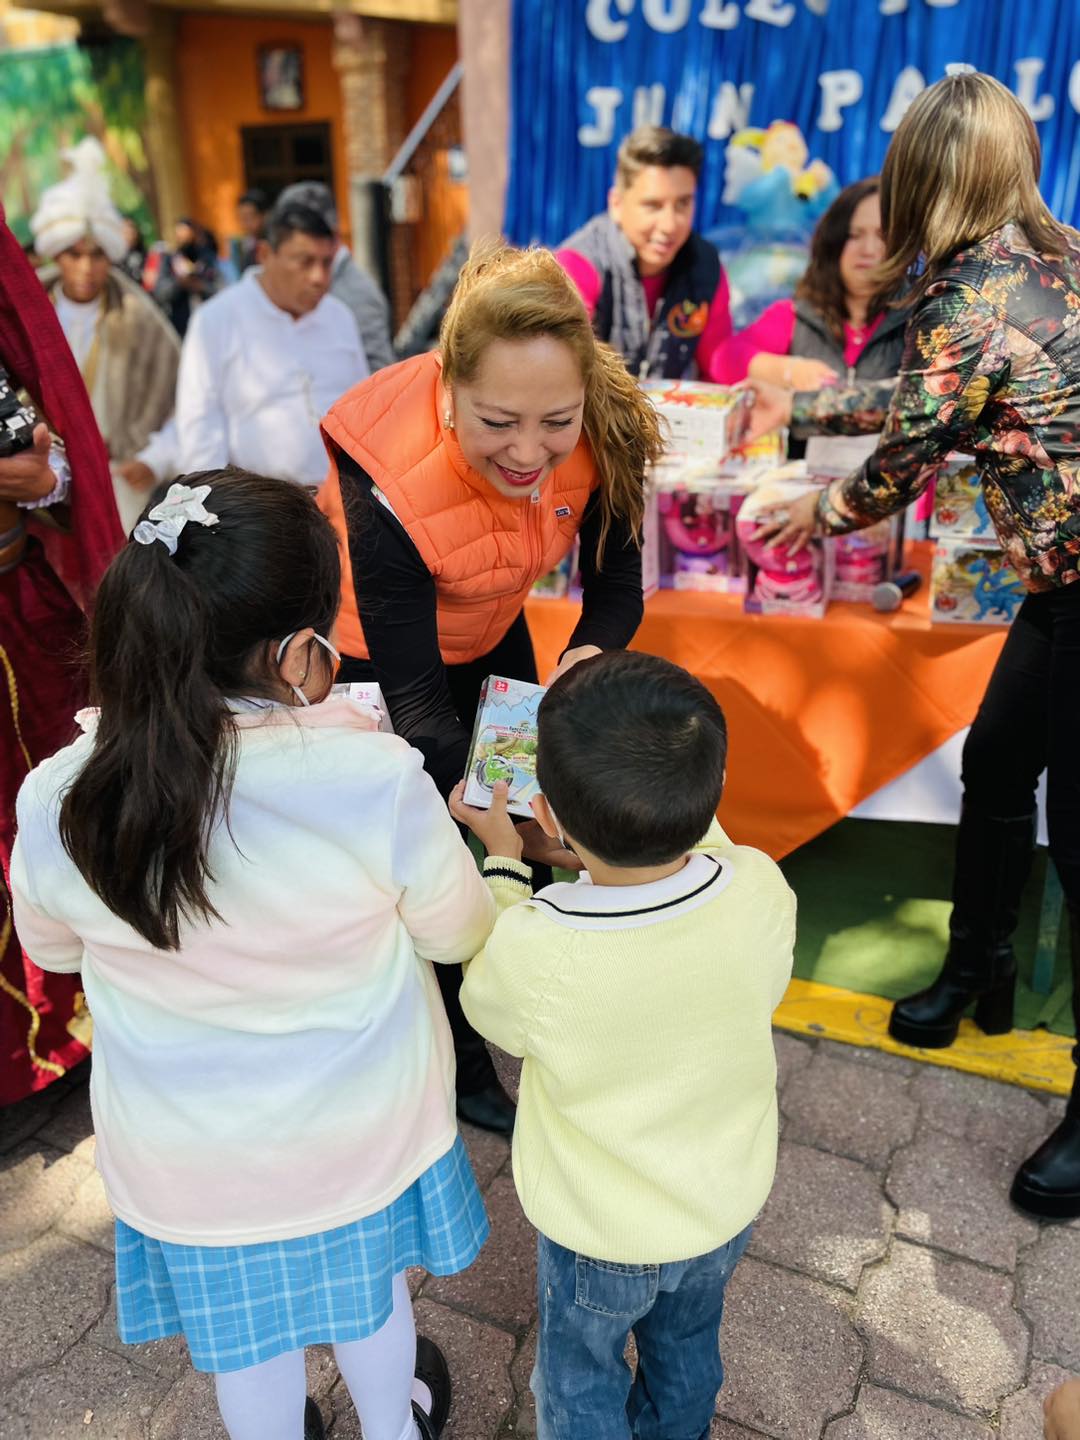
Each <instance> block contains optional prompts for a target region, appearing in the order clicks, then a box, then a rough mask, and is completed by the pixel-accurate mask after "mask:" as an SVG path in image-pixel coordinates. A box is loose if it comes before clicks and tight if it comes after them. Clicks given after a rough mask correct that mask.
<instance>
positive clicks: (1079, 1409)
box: [1043, 1380, 1080, 1440]
mask: <svg viewBox="0 0 1080 1440" xmlns="http://www.w3.org/2000/svg"><path fill="white" fill-rule="evenodd" d="M1043 1415H1044V1416H1045V1426H1044V1430H1043V1434H1044V1436H1045V1440H1080V1380H1066V1382H1065V1384H1064V1385H1059V1386H1058V1388H1057V1389H1056V1390H1055V1391H1054V1393H1053V1394H1052V1395H1050V1396H1048V1397H1047V1399H1046V1401H1045V1402H1044V1404H1043Z"/></svg>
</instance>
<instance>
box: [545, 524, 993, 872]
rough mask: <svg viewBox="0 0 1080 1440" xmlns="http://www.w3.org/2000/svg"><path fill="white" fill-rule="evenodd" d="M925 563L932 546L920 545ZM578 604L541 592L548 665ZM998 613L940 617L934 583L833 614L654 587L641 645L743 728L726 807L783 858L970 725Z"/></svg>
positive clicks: (725, 819) (735, 737)
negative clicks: (982, 619)
mask: <svg viewBox="0 0 1080 1440" xmlns="http://www.w3.org/2000/svg"><path fill="white" fill-rule="evenodd" d="M912 549H913V551H914V552H915V554H914V560H913V563H914V564H915V565H918V566H920V567H921V568H922V569H923V570H924V571H925V570H926V568H927V566H928V564H929V547H928V546H925V545H924V546H913V547H912ZM577 614H578V607H577V606H576V605H574V604H572V603H571V602H569V601H564V600H535V599H533V600H530V601H529V603H528V606H527V615H528V622H529V629H530V630H531V632H532V635H533V641H534V643H535V646H536V652H537V661H538V664H539V668H540V675H541V677H543V676H544V675H546V674H549V673H550V671H551V670H552V669H553V668H554V666H555V664H556V662H557V658H558V655H559V653H560V651H561V650H562V649H563V648H564V647H565V645H566V641H567V638H568V637H569V635H570V632H571V630H572V629H573V627H574V623H575V621H576V618H577ZM1004 637H1005V631H1004V629H1002V628H1000V627H997V626H994V627H987V626H974V625H931V624H930V620H929V607H928V586H926V585H925V584H924V585H923V587H922V588H921V590H920V591H919V592H918V594H917V595H915V596H913V597H912V598H911V599H910V600H908V601H906V602H905V604H904V605H903V607H902V608H901V609H900V610H899V611H897V612H895V613H894V614H892V615H878V614H876V613H875V612H874V611H873V610H871V609H870V607H869V606H863V605H841V604H836V605H833V606H831V607H830V609H829V611H828V614H827V615H826V617H825V618H824V619H823V620H804V619H801V618H797V617H793V616H763V615H744V614H743V611H742V600H741V597H736V596H729V595H702V594H693V593H686V592H675V591H670V590H665V591H661V592H660V594H658V595H654V596H653V597H652V598H651V599H650V600H649V601H648V602H647V603H646V607H645V618H644V621H643V622H642V625H641V629H640V630H639V631H638V633H637V638H636V639H635V641H634V645H633V648H634V649H636V650H645V651H648V652H651V653H652V654H655V655H664V656H666V657H667V658H668V659H669V660H674V661H675V662H676V663H677V664H679V665H683V666H685V668H686V669H687V670H690V671H692V672H693V673H694V674H695V675H697V676H699V678H700V679H701V680H702V681H703V682H704V683H705V684H706V685H707V686H708V687H709V689H710V690H711V691H712V693H713V694H714V695H715V696H716V697H717V699H718V700H719V701H720V703H721V704H722V705H723V707H724V711H725V713H726V715H727V719H728V726H729V729H730V736H731V749H730V758H729V762H728V783H727V788H726V790H725V794H724V799H723V802H722V804H721V806H720V819H721V822H722V823H723V825H724V827H725V829H726V830H727V832H728V834H729V835H730V836H731V837H732V839H734V840H736V841H738V842H739V843H741V844H746V845H754V846H757V847H758V848H759V849H761V850H765V851H766V852H767V853H768V854H770V855H772V856H774V857H775V858H776V859H779V858H780V857H781V856H783V855H786V854H788V853H789V851H791V850H794V849H795V848H796V847H797V846H799V845H803V844H805V843H806V842H807V841H808V840H812V839H813V838H814V836H815V835H819V834H820V833H821V832H822V831H823V830H825V829H827V828H828V827H829V826H830V825H832V824H834V823H835V822H836V821H837V820H840V819H842V818H843V816H845V815H847V814H848V812H849V811H850V810H851V809H852V808H853V807H854V806H855V805H857V804H858V803H859V802H860V801H861V800H865V799H866V797H867V796H868V795H872V794H873V792H874V791H875V790H877V789H879V788H880V787H881V786H882V785H886V784H888V783H889V781H891V780H895V779H896V777H897V776H898V775H902V774H903V773H904V771H905V770H909V769H910V768H911V766H912V765H914V764H916V762H917V761H919V760H921V759H923V757H924V756H926V755H929V754H930V752H931V751H932V750H936V749H937V747H938V746H939V745H941V744H943V743H944V742H945V741H946V740H948V739H949V737H950V736H951V735H955V734H956V732H957V731H958V730H962V729H963V728H964V726H966V725H969V724H970V723H971V721H972V720H973V719H974V716H975V711H976V710H977V709H978V705H979V701H980V699H981V698H982V693H983V690H984V689H985V687H986V682H987V680H988V678H989V676H990V671H991V670H992V668H993V666H994V662H995V660H996V659H997V657H998V654H999V652H1000V650H1001V646H1002V643H1003V641H1004Z"/></svg>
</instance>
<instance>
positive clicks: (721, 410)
mask: <svg viewBox="0 0 1080 1440" xmlns="http://www.w3.org/2000/svg"><path fill="white" fill-rule="evenodd" d="M641 388H642V389H643V390H644V391H645V393H646V395H648V397H649V399H650V400H651V401H652V403H653V405H654V406H655V407H656V409H657V411H658V412H659V413H660V415H661V416H663V418H664V419H665V420H666V421H667V425H668V431H669V436H668V440H669V445H670V448H671V449H672V450H673V451H677V452H679V453H680V454H685V455H696V456H698V457H700V456H702V455H705V456H708V457H709V458H710V459H712V460H717V461H719V460H723V459H724V458H725V457H726V456H727V455H729V454H730V453H731V451H732V450H735V449H737V448H738V446H739V445H741V444H742V442H743V440H744V439H745V438H746V432H747V430H748V429H749V426H750V412H751V410H752V409H753V406H754V392H753V391H752V390H735V389H732V388H731V387H730V386H728V385H711V384H709V382H708V381H705V380H643V381H642V382H641Z"/></svg>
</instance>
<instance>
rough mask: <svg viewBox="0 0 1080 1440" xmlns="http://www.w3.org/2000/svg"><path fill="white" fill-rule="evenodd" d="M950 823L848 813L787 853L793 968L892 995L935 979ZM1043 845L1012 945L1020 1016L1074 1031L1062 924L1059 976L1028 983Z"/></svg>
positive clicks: (1060, 1031) (1026, 1025) (944, 919)
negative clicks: (1037, 987) (794, 911)
mask: <svg viewBox="0 0 1080 1440" xmlns="http://www.w3.org/2000/svg"><path fill="white" fill-rule="evenodd" d="M955 836H956V831H955V828H954V827H953V826H951V825H920V824H914V823H911V824H908V823H901V822H897V821H884V820H842V821H841V822H840V823H839V824H838V825H834V826H833V827H832V828H831V829H830V830H827V831H826V832H825V834H824V835H819V836H818V838H817V839H816V840H812V841H811V842H810V844H809V845H804V846H802V847H801V848H800V849H798V850H796V851H795V852H794V854H792V855H789V856H788V858H787V859H786V860H785V861H783V870H784V874H785V875H786V876H787V879H788V883H789V884H790V885H791V887H792V889H793V890H794V891H795V893H796V895H797V896H798V898H799V931H798V941H797V943H796V947H795V974H796V975H797V976H799V978H800V979H803V980H817V981H819V982H820V983H821V984H823V985H838V986H840V987H842V988H843V989H845V990H857V991H861V992H862V993H863V994H869V995H880V996H882V997H883V998H885V999H888V1000H895V999H896V998H898V997H899V996H901V995H908V994H910V993H911V992H912V991H914V990H918V989H920V988H921V987H922V986H923V985H926V984H929V982H930V981H931V980H932V979H933V978H934V976H935V975H936V974H937V972H938V968H939V967H940V965H941V961H942V958H943V956H944V954H945V948H946V945H947V942H948V923H949V909H950V902H949V894H950V886H951V881H952V862H953V845H954V841H955ZM1045 876H1046V851H1045V850H1043V849H1041V848H1040V849H1039V850H1038V851H1037V853H1036V857H1035V864H1034V865H1033V867H1032V872H1031V879H1030V881H1029V882H1028V887H1027V891H1026V893H1025V895H1024V905H1023V909H1022V911H1021V915H1020V926H1019V929H1018V931H1017V935H1016V941H1015V944H1016V954H1017V960H1018V962H1019V967H1020V983H1019V985H1018V987H1017V995H1016V1025H1017V1027H1018V1028H1019V1029H1022V1030H1032V1029H1034V1028H1035V1027H1036V1026H1038V1025H1045V1026H1046V1028H1047V1029H1049V1030H1052V1031H1053V1032H1054V1033H1055V1034H1057V1035H1071V1034H1072V1033H1073V1024H1072V1014H1071V1010H1070V1006H1069V959H1068V950H1067V943H1068V942H1067V938H1066V936H1065V933H1064V931H1065V927H1064V926H1062V927H1061V930H1062V933H1061V934H1059V936H1058V948H1057V957H1056V961H1055V965H1054V977H1053V986H1052V989H1051V991H1050V993H1049V994H1048V995H1037V994H1036V993H1035V992H1034V991H1033V990H1032V989H1031V975H1032V969H1033V966H1034V961H1035V947H1036V939H1037V935H1038V928H1039V910H1040V905H1041V901H1042V893H1043V883H1044V880H1045Z"/></svg>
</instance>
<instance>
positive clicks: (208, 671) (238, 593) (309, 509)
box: [11, 470, 495, 1440]
mask: <svg viewBox="0 0 1080 1440" xmlns="http://www.w3.org/2000/svg"><path fill="white" fill-rule="evenodd" d="M339 586H340V574H339V565H338V555H337V545H336V542H335V539H334V534H333V531H332V529H331V528H330V526H329V525H328V524H327V522H326V520H325V518H324V517H323V516H322V515H321V514H320V512H319V510H318V509H317V507H316V505H315V503H314V501H313V500H312V499H311V498H310V496H309V495H308V494H307V492H305V491H304V490H302V489H301V488H300V487H298V486H295V485H291V484H289V483H287V482H285V481H279V480H268V479H263V478H260V477H258V476H254V475H249V474H246V473H243V472H240V471H229V470H226V471H214V472H207V473H206V474H201V475H191V476H188V477H187V478H186V482H185V483H183V484H178V485H174V486H173V487H172V488H171V490H170V491H169V494H168V496H167V497H166V499H165V500H164V501H163V502H162V503H160V504H158V505H156V506H154V507H153V508H152V509H151V510H150V511H149V513H148V515H147V516H146V517H145V518H144V519H143V520H142V521H140V523H139V524H138V525H137V526H136V528H135V531H134V533H133V536H132V539H131V541H130V542H129V543H128V545H127V547H126V548H125V549H124V550H123V551H122V552H121V553H120V555H119V556H118V557H117V559H116V560H115V561H114V563H113V565H112V566H111V568H110V569H109V571H108V572H107V573H106V575H105V578H104V580H103V582H102V584H101V588H100V591H99V594H98V602H97V608H96V610H95V614H94V623H93V631H92V635H91V657H90V659H91V676H92V692H93V697H94V700H95V703H96V706H97V708H96V710H95V711H92V712H84V713H83V715H82V716H81V717H80V723H81V724H82V725H83V728H84V731H85V733H84V734H83V736H82V738H81V739H79V740H78V741H76V742H75V743H74V744H73V745H70V746H69V747H68V748H67V749H65V750H61V751H59V752H58V753H57V754H56V755H54V756H53V757H52V759H50V760H47V761H46V762H45V763H44V764H41V765H39V766H38V767H37V769H35V770H34V771H32V772H31V774H30V775H29V776H28V778H27V780H26V782H25V783H24V785H23V787H22V790H21V792H20V795H19V801H18V825H19V833H18V839H17V841H16V845H15V850H14V854H13V857H12V864H11V878H12V892H13V896H14V904H15V913H16V917H17V923H18V925H19V931H20V934H21V936H22V939H23V943H24V945H25V946H26V949H27V952H28V953H29V954H30V955H31V956H32V958H33V959H34V960H35V961H36V963H37V964H39V965H40V966H41V967H42V968H43V969H45V970H50V971H56V972H60V973H64V974H74V973H75V972H78V971H80V970H81V973H82V984H83V987H84V989H85V992H86V996H87V1000H88V1003H89V1006H90V1009H91V1011H92V1013H93V1016H94V1026H95V1035H94V1051H95V1053H94V1067H93V1077H92V1080H91V1100H92V1105H93V1111H94V1127H95V1131H96V1134H97V1155H98V1165H99V1168H100V1170H101V1173H102V1177H103V1179H104V1182H105V1186H106V1191H107V1193H108V1196H109V1200H110V1203H111V1205H112V1207H113V1210H114V1211H115V1213H116V1217H117V1220H116V1269H117V1292H116V1293H117V1310H118V1324H119V1329H120V1335H121V1338H122V1339H124V1340H125V1341H128V1342H130V1343H133V1344H134V1343H141V1342H142V1341H146V1340H152V1339H159V1338H161V1337H163V1336H166V1335H173V1334H179V1333H182V1334H183V1335H184V1336H185V1338H186V1340H187V1342H188V1346H189V1349H190V1351H191V1356H192V1360H193V1363H194V1364H195V1366H196V1368H197V1369H200V1370H207V1371H211V1372H213V1373H214V1375H215V1379H216V1385H217V1394H218V1402H219V1406H220V1408H221V1413H222V1417H223V1419H224V1422H225V1427H226V1429H227V1431H228V1434H229V1436H230V1440H301V1436H304V1437H307V1440H311V1437H315V1436H318V1435H321V1433H322V1425H321V1419H320V1417H319V1414H318V1410H317V1408H316V1407H315V1406H314V1404H313V1402H310V1401H309V1402H307V1405H306V1407H305V1390H306V1386H305V1380H304V1347H305V1346H307V1345H312V1344H317V1343H329V1344H332V1345H333V1346H334V1350H335V1355H336V1357H337V1361H338V1365H339V1367H340V1369H341V1372H342V1374H343V1375H344V1377H345V1380H346V1383H347V1385H348V1387H349V1390H350V1392H351V1394H352V1396H353V1399H354V1401H355V1402H356V1406H357V1409H358V1411H359V1413H360V1417H361V1420H362V1423H363V1427H364V1434H365V1436H366V1437H367V1440H431V1437H433V1436H437V1435H438V1433H439V1431H440V1430H441V1427H442V1424H443V1422H444V1420H445V1418H446V1409H447V1405H448V1377H447V1375H446V1370H445V1362H443V1360H442V1357H441V1356H440V1355H439V1353H438V1351H437V1350H436V1348H435V1347H434V1346H433V1345H432V1344H431V1343H430V1342H427V1341H421V1342H420V1343H419V1345H418V1344H417V1340H416V1333H415V1328H414V1324H413V1317H412V1308H411V1304H410V1301H409V1292H408V1288H407V1285H406V1280H405V1270H406V1268H407V1267H408V1266H410V1265H422V1266H424V1267H426V1268H427V1269H428V1270H430V1271H432V1272H434V1273H437V1274H449V1273H452V1272H454V1271H456V1270H459V1269H462V1268H464V1267H465V1266H466V1265H468V1264H470V1263H471V1262H472V1260H473V1259H474V1258H475V1256H476V1254H477V1252H478V1250H479V1248H480V1246H481V1244H482V1243H483V1240H484V1238H485V1235H486V1233H487V1222H486V1220H485V1217H484V1211H483V1205H482V1203H481V1200H480V1197H479V1193H478V1191H477V1188H476V1184H475V1181H474V1179H473V1176H472V1172H471V1170H470V1168H469V1162H468V1159H467V1157H466V1155H465V1152H464V1148H463V1146H462V1143H461V1140H460V1137H459V1136H458V1135H457V1127H456V1123H455V1118H454V1108H453V1089H454V1079H453V1051H452V1042H451V1038H450V1033H449V1029H448V1027H447V1023H446V1018H445V1014H444V1012H443V1008H442V1005H441V1003H440V1001H439V995H438V989H437V986H436V983H435V980H434V977H433V975H432V971H431V966H430V965H429V964H428V963H427V962H428V961H436V962H449V963H457V962H460V961H461V960H463V959H465V958H467V957H470V956H472V955H473V954H474V953H475V952H476V950H477V949H478V948H479V947H480V945H481V944H482V943H483V941H484V939H485V938H486V936H487V933H488V931H489V929H490V927H491V924H492V921H493V919H494V909H495V906H494V903H493V900H492V897H491V891H490V890H489V889H488V887H487V886H486V885H485V884H484V882H483V881H482V880H481V878H480V876H479V874H478V873H477V870H476V867H475V864H474V863H473V861H472V858H471V856H470V854H469V852H468V850H467V848H466V847H465V845H464V844H463V843H462V841H461V838H460V836H459V835H458V832H457V830H456V828H455V826H454V824H453V822H452V821H451V819H450V817H449V815H448V813H447V811H446V808H445V805H444V804H443V802H442V800H441V798H440V796H439V794H438V792H437V790H436V789H435V786H434V785H433V783H432V782H431V780H430V779H428V777H427V776H426V775H425V774H424V772H423V769H422V766H421V759H420V756H419V755H418V754H417V752H416V751H415V750H413V749H411V748H410V747H409V746H408V745H407V744H406V743H405V741H403V740H401V739H398V738H397V737H396V736H393V735H387V734H384V733H380V732H379V730H378V716H377V715H376V714H374V713H373V712H372V711H370V710H369V709H366V708H364V707H362V706H359V705H356V704H354V703H353V702H352V701H350V700H348V699H346V698H345V697H344V695H343V694H341V693H340V692H337V691H334V690H332V682H333V676H334V657H335V656H336V651H335V650H334V649H333V643H332V640H331V636H332V633H333V627H334V622H335V617H336V613H337V609H338V596H339ZM414 1370H415V1371H416V1374H417V1375H418V1376H420V1377H421V1380H422V1383H418V1382H417V1381H416V1380H415V1379H414ZM414 1388H415V1395H416V1400H415V1403H414V1400H413V1395H414Z"/></svg>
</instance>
